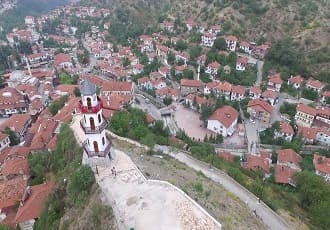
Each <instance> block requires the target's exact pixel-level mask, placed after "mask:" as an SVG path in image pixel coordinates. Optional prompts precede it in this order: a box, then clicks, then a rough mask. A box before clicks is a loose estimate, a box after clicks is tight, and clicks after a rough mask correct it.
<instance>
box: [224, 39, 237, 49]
mask: <svg viewBox="0 0 330 230" xmlns="http://www.w3.org/2000/svg"><path fill="white" fill-rule="evenodd" d="M225 41H226V44H227V50H229V51H232V52H235V50H236V45H237V41H238V39H237V37H235V36H233V35H229V36H226V37H225Z"/></svg>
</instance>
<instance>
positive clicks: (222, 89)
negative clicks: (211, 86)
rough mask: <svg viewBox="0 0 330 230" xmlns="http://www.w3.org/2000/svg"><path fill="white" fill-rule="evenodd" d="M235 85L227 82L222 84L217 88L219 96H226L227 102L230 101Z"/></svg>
mask: <svg viewBox="0 0 330 230" xmlns="http://www.w3.org/2000/svg"><path fill="white" fill-rule="evenodd" d="M232 87H233V85H232V84H230V83H229V82H227V81H223V82H220V83H219V84H218V86H217V88H218V91H219V92H218V94H220V95H221V96H224V97H225V98H226V99H227V100H230V94H231V90H232Z"/></svg>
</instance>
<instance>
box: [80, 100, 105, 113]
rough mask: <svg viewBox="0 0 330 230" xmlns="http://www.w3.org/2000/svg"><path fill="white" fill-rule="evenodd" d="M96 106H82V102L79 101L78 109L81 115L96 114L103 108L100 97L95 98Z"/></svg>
mask: <svg viewBox="0 0 330 230" xmlns="http://www.w3.org/2000/svg"><path fill="white" fill-rule="evenodd" d="M97 101H98V104H97V105H96V106H84V105H83V103H82V101H81V100H80V101H79V109H80V110H81V112H82V113H97V112H98V111H100V109H102V108H103V102H102V100H101V98H100V97H97Z"/></svg>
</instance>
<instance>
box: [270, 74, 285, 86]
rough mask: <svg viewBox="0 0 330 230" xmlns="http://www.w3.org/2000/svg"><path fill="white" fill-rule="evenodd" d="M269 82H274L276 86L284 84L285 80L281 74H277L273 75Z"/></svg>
mask: <svg viewBox="0 0 330 230" xmlns="http://www.w3.org/2000/svg"><path fill="white" fill-rule="evenodd" d="M268 81H269V82H272V83H274V84H282V83H283V80H282V78H281V74H280V73H276V74H273V75H271V76H269V77H268Z"/></svg>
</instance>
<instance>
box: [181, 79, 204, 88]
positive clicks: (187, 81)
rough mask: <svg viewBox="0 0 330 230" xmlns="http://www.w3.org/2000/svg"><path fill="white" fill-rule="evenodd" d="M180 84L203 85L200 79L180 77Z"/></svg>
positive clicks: (184, 85) (189, 85) (186, 85)
mask: <svg viewBox="0 0 330 230" xmlns="http://www.w3.org/2000/svg"><path fill="white" fill-rule="evenodd" d="M180 85H181V86H183V87H203V82H202V81H200V80H190V79H181V83H180Z"/></svg>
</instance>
